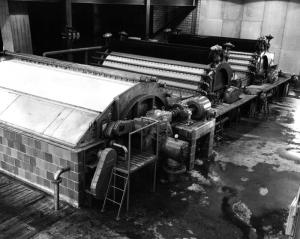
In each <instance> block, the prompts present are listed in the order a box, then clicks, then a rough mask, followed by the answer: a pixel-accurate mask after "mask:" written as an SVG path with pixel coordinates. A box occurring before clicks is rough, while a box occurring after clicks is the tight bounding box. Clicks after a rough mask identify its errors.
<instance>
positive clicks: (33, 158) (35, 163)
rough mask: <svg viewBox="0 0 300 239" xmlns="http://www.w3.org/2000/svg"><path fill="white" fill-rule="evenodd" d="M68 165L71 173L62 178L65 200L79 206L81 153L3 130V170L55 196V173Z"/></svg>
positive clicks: (0, 142)
mask: <svg viewBox="0 0 300 239" xmlns="http://www.w3.org/2000/svg"><path fill="white" fill-rule="evenodd" d="M67 166H68V167H70V168H71V171H70V172H66V173H64V174H63V175H62V183H61V185H60V193H61V198H62V199H63V200H65V201H67V202H69V203H71V204H72V205H74V206H79V187H80V186H79V181H80V172H82V168H83V167H82V162H81V161H80V160H79V154H78V153H75V152H72V151H70V150H67V149H64V148H61V147H58V146H55V145H53V144H50V143H48V142H45V141H42V140H39V139H35V138H32V137H29V136H26V135H24V134H22V133H20V132H15V131H12V130H9V129H6V128H0V171H2V172H4V173H8V174H10V175H11V176H14V177H17V178H19V179H21V180H23V181H25V182H27V183H30V184H31V185H33V186H35V187H38V188H40V189H41V190H43V191H46V192H48V193H51V194H52V193H53V184H52V183H51V181H52V180H53V176H54V173H55V172H56V171H57V170H58V169H60V168H63V167H67Z"/></svg>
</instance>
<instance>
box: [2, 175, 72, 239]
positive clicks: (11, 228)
mask: <svg viewBox="0 0 300 239" xmlns="http://www.w3.org/2000/svg"><path fill="white" fill-rule="evenodd" d="M1 186H2V187H1ZM8 186H9V187H8ZM0 188H1V191H0V238H17V239H27V238H32V237H33V236H34V235H35V234H37V233H38V232H40V231H42V230H44V229H45V228H46V227H48V226H49V225H51V224H53V223H56V222H57V221H59V220H60V219H62V218H64V217H66V216H68V215H70V214H71V213H72V212H74V210H75V209H73V208H72V207H69V206H68V205H66V204H65V203H62V207H61V210H60V211H59V212H56V211H55V210H54V209H53V199H52V197H45V195H44V193H42V192H40V191H38V190H34V189H32V188H29V187H27V186H26V185H23V184H21V183H18V182H17V181H15V180H14V179H11V178H7V177H5V176H3V175H1V174H0ZM10 189H12V190H10ZM4 194H5V197H3V195H4Z"/></svg>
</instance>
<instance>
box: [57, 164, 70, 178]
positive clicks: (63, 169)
mask: <svg viewBox="0 0 300 239" xmlns="http://www.w3.org/2000/svg"><path fill="white" fill-rule="evenodd" d="M70 170H71V168H70V167H66V168H61V169H59V170H57V171H56V172H55V174H54V180H58V179H59V178H60V176H61V175H62V174H63V173H65V172H68V171H70Z"/></svg>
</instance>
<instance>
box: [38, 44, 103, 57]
mask: <svg viewBox="0 0 300 239" xmlns="http://www.w3.org/2000/svg"><path fill="white" fill-rule="evenodd" d="M103 47H104V46H93V47H82V48H71V49H64V50H58V51H46V52H44V53H43V56H50V55H62V54H68V53H77V52H83V51H85V52H87V51H94V50H99V49H102V48H103Z"/></svg>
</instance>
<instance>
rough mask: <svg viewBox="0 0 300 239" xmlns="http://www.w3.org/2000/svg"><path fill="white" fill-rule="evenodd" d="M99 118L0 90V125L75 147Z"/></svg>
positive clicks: (89, 112) (71, 108) (95, 115)
mask: <svg viewBox="0 0 300 239" xmlns="http://www.w3.org/2000/svg"><path fill="white" fill-rule="evenodd" d="M98 115H99V114H98V113H96V112H93V111H86V110H80V109H75V108H73V107H68V106H67V105H62V104H57V103H54V102H51V101H45V100H43V99H40V98H36V97H32V96H29V95H23V94H21V93H20V94H18V93H13V92H10V91H9V90H5V89H2V88H0V122H1V123H4V124H6V125H9V126H13V127H15V128H18V129H21V130H25V131H27V132H30V133H35V134H37V135H39V136H41V137H47V138H51V139H53V140H58V141H62V142H65V143H67V144H71V145H74V146H75V145H76V144H77V143H78V142H79V140H80V139H81V137H82V136H83V134H84V133H85V132H86V131H87V130H88V128H89V127H90V125H91V124H92V123H93V122H94V121H95V119H96V117H97V116H98Z"/></svg>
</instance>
